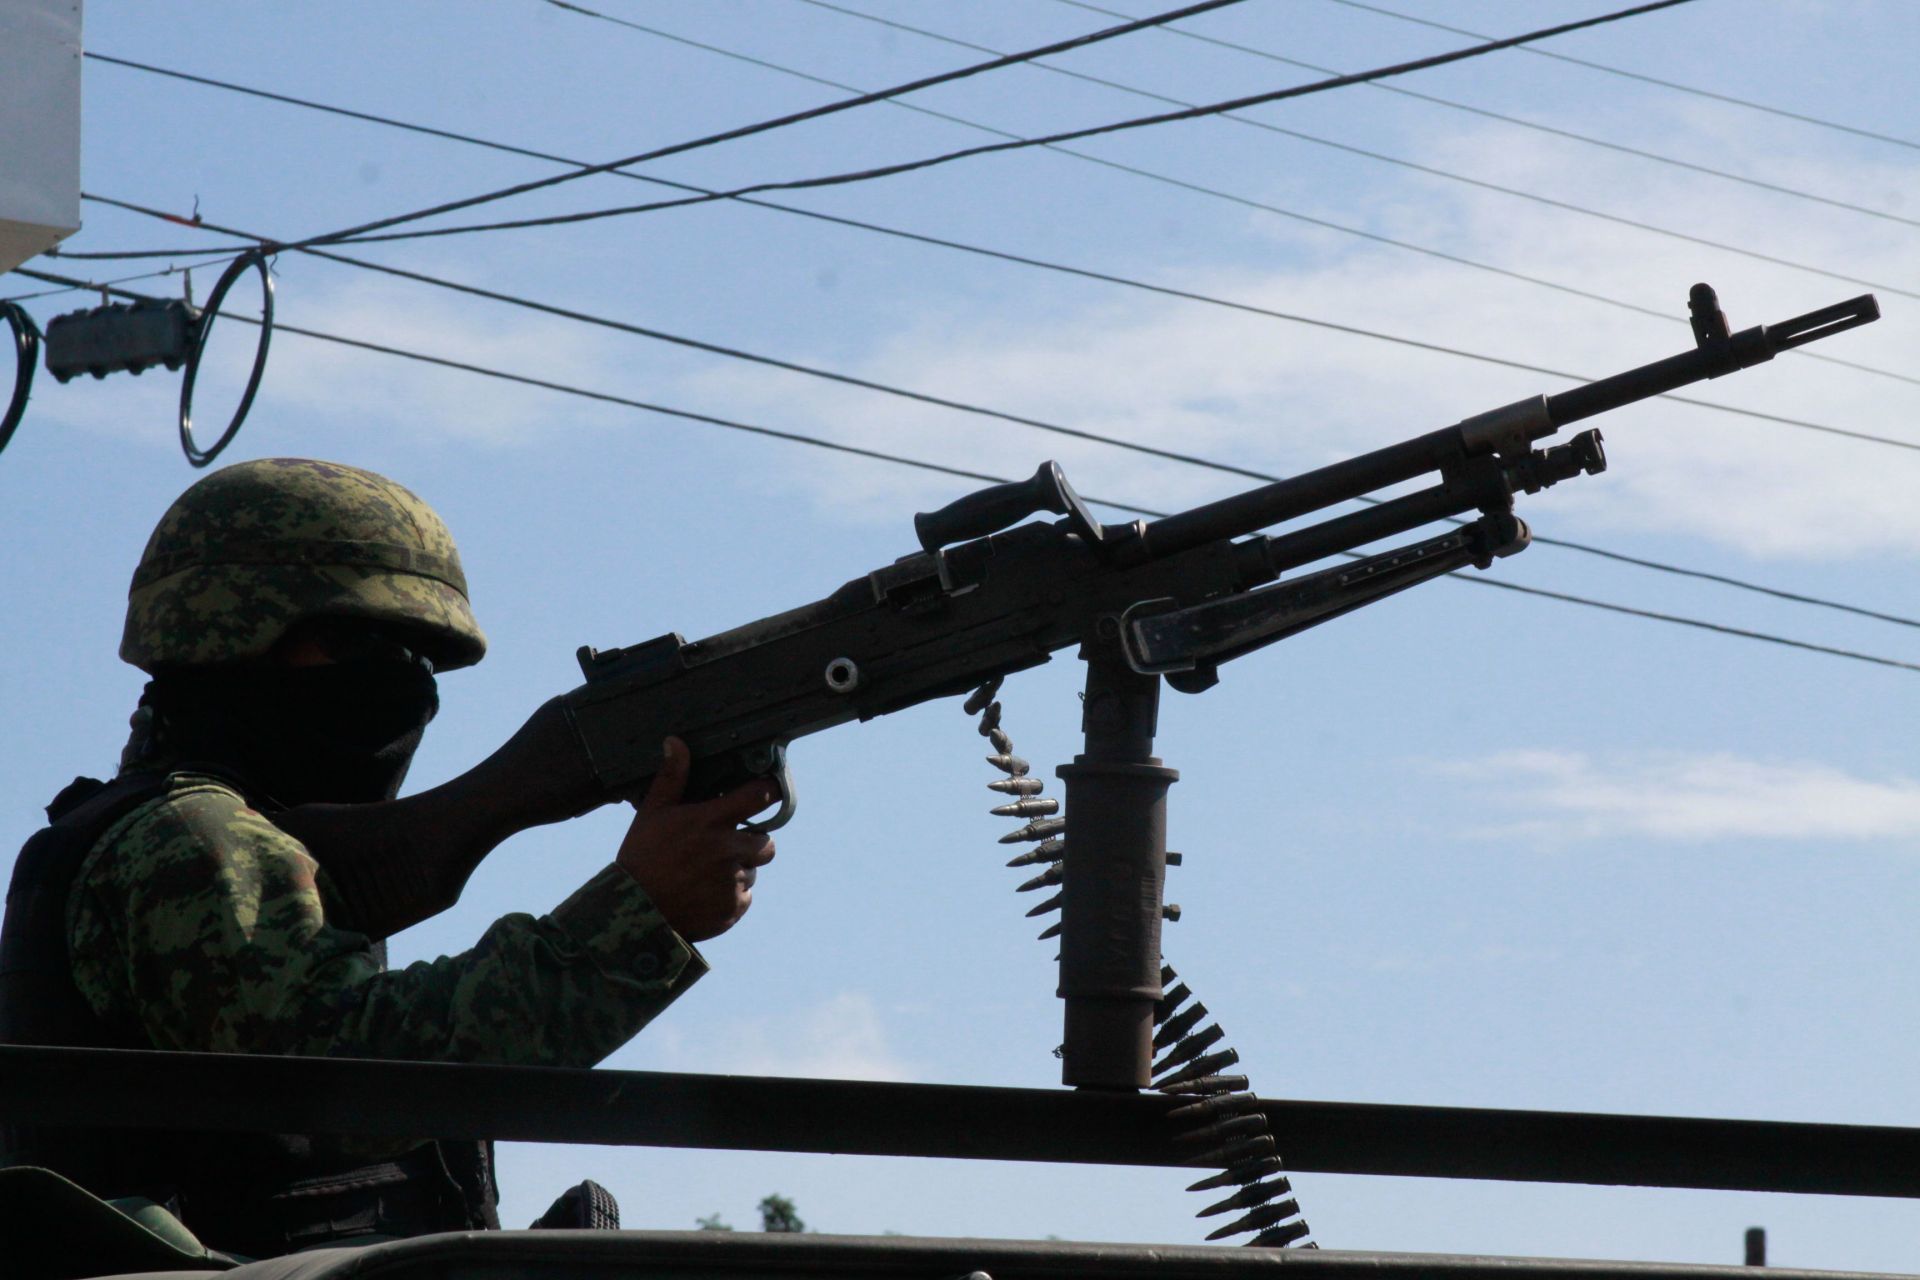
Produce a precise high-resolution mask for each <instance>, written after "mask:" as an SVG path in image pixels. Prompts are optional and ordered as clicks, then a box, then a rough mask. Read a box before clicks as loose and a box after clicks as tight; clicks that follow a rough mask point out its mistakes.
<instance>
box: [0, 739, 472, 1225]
mask: <svg viewBox="0 0 1920 1280" xmlns="http://www.w3.org/2000/svg"><path fill="white" fill-rule="evenodd" d="M197 771H198V770H196V772H197ZM171 776H172V775H169V774H166V773H159V772H154V773H136V774H127V775H124V776H122V777H120V778H117V779H115V780H114V781H113V782H110V783H102V782H98V781H95V780H94V779H92V778H76V779H75V780H74V782H73V783H72V785H70V786H68V787H67V788H66V789H65V790H64V791H62V792H61V793H60V794H59V795H58V796H56V797H55V798H54V800H53V802H52V803H51V804H49V805H48V806H47V817H48V820H49V821H50V823H51V825H50V826H48V827H46V828H44V829H42V830H41V831H39V832H38V833H36V834H35V835H34V836H33V837H32V838H31V839H29V840H28V841H27V843H26V845H25V847H23V848H22V849H21V851H20V858H19V861H18V862H16V863H15V864H14V869H13V881H12V884H11V885H10V886H9V888H8V890H7V906H6V920H5V923H4V925H0V1043H4V1044H40V1045H74V1046H82V1047H92V1048H108V1049H149V1048H152V1047H153V1045H152V1043H151V1042H150V1041H149V1040H148V1039H147V1037H146V1035H145V1034H144V1033H143V1032H142V1031H141V1029H140V1028H138V1027H137V1026H132V1025H125V1026H122V1025H114V1024H112V1023H110V1022H108V1021H107V1020H105V1019H102V1018H101V1017H99V1016H98V1015H97V1014H95V1013H94V1012H93V1009H92V1007H91V1006H90V1005H89V1004H88V1003H87V1001H86V998H85V997H84V996H82V995H81V994H80V991H79V988H78V987H77V986H75V984H74V981H73V970H72V962H71V958H70V956H69V953H68V949H67V929H66V920H67V900H68V897H69V895H70V894H71V892H72V889H73V884H74V880H75V879H76V877H77V876H78V874H79V870H80V864H81V862H82V861H83V860H84V859H85V858H86V856H87V854H88V853H89V852H90V851H91V850H92V849H93V847H94V845H95V844H97V843H98V842H99V841H100V839H101V837H103V836H104V835H105V834H106V833H107V831H108V830H109V829H110V828H111V827H112V826H113V825H114V823H116V822H118V821H119V820H120V819H121V818H123V817H126V816H127V815H129V814H131V813H132V812H133V810H134V809H136V808H138V807H139V806H140V805H142V804H145V803H147V802H148V801H150V800H154V799H157V798H159V797H160V796H162V795H164V794H165V793H166V791H167V789H168V786H169V784H170V778H171ZM129 1087H132V1088H137V1087H138V1082H137V1081H129ZM153 1103H154V1106H155V1107H157V1108H162V1109H164V1108H165V1106H166V1099H164V1098H155V1099H154V1100H153ZM18 1164H30V1165H40V1166H43V1167H45V1168H49V1169H53V1170H55V1171H56V1172H58V1173H61V1174H64V1175H65V1176H66V1177H68V1178H70V1179H72V1180H73V1181H75V1182H77V1183H79V1184H80V1185H81V1186H83V1187H85V1188H87V1189H88V1190H89V1191H91V1192H93V1193H94V1194H95V1195H98V1196H101V1197H103V1198H112V1197H117V1196H134V1195H138V1196H145V1197H147V1198H148V1199H150V1200H153V1201H154V1202H156V1203H158V1204H162V1205H165V1206H167V1207H168V1208H170V1209H172V1210H173V1211H174V1212H175V1214H176V1215H177V1216H178V1217H179V1218H180V1219H181V1220H182V1221H183V1222H185V1223H186V1225H187V1226H188V1228H189V1229H191V1230H192V1231H193V1232H194V1234H195V1235H197V1236H199V1237H200V1239H201V1241H202V1242H203V1243H205V1244H207V1245H209V1246H211V1247H213V1248H217V1249H224V1250H227V1251H228V1252H232V1253H239V1254H245V1255H247V1256H250V1257H255V1258H261V1257H272V1256H275V1255H278V1254H282V1253H286V1252H288V1251H290V1250H292V1249H298V1248H305V1247H309V1246H312V1245H317V1244H325V1243H350V1242H351V1241H352V1240H353V1238H354V1237H357V1236H366V1235H375V1236H381V1235H384V1236H414V1235H425V1234H428V1233H430V1232H435V1231H463V1230H468V1229H472V1228H479V1227H495V1228H497V1227H498V1226H499V1225H500V1222H499V1218H498V1216H497V1214H496V1212H495V1206H496V1204H497V1202H498V1199H499V1192H498V1189H497V1187H496V1185H495V1183H494V1177H493V1146H492V1144H491V1143H480V1142H427V1143H424V1144H422V1145H421V1146H418V1147H415V1148H414V1149H413V1150H411V1151H408V1152H407V1153H406V1154H405V1155H402V1156H399V1157H397V1158H395V1159H392V1160H385V1161H380V1162H377V1163H372V1164H367V1163H364V1162H359V1163H356V1162H355V1160H354V1159H353V1158H351V1157H344V1156H341V1155H339V1154H337V1153H330V1152H328V1151H327V1149H326V1148H325V1146H324V1145H323V1144H321V1143H317V1142H316V1141H315V1140H314V1139H312V1138H308V1137H304V1136H301V1135H297V1134H242V1133H188V1132H178V1131H167V1130H158V1129H124V1130H123V1129H52V1128H46V1127H41V1126H32V1125H21V1124H11V1125H4V1126H0V1165H18Z"/></svg>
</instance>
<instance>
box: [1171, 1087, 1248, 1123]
mask: <svg viewBox="0 0 1920 1280" xmlns="http://www.w3.org/2000/svg"><path fill="white" fill-rule="evenodd" d="M1259 1109H1260V1099H1258V1098H1256V1097H1254V1096H1253V1095H1252V1094H1250V1093H1219V1094H1215V1095H1213V1096H1212V1097H1210V1098H1202V1099H1200V1101H1198V1102H1189V1103H1187V1104H1186V1105H1185V1106H1179V1107H1175V1108H1174V1109H1173V1110H1171V1111H1169V1112H1167V1119H1169V1120H1174V1121H1178V1122H1179V1123H1181V1124H1205V1123H1206V1122H1207V1121H1209V1120H1212V1119H1214V1118H1216V1117H1218V1116H1233V1115H1239V1114H1240V1113H1242V1112H1244V1111H1258V1110H1259Z"/></svg>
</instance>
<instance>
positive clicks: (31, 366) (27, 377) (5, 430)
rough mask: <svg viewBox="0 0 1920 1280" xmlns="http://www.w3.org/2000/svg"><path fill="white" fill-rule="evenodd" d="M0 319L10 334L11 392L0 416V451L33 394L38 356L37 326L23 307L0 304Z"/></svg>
mask: <svg viewBox="0 0 1920 1280" xmlns="http://www.w3.org/2000/svg"><path fill="white" fill-rule="evenodd" d="M0 316H5V317H6V320H7V329H8V331H9V332H10V333H12V335H13V390H12V392H10V393H9V394H8V396H7V411H6V413H5V415H4V416H0V452H5V451H6V447H7V445H8V444H10V443H11V442H12V441H13V433H14V432H15V431H17V430H19V429H20V419H22V418H24V417H25V416H26V414H27V397H28V396H30V395H32V394H33V375H34V373H35V371H36V369H37V367H38V366H37V365H36V363H35V362H36V361H37V360H38V359H39V356H40V326H39V325H37V324H35V323H34V322H33V317H32V316H30V315H28V314H27V311H26V308H25V307H22V306H20V305H19V304H18V303H15V302H0Z"/></svg>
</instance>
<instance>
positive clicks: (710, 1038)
mask: <svg viewBox="0 0 1920 1280" xmlns="http://www.w3.org/2000/svg"><path fill="white" fill-rule="evenodd" d="M668 1030H669V1029H668V1028H659V1029H658V1030H657V1031H652V1032H649V1033H648V1035H649V1037H651V1038H652V1039H653V1041H654V1046H653V1047H654V1049H655V1051H656V1052H657V1053H658V1054H659V1055H660V1056H661V1058H662V1059H663V1060H662V1061H661V1063H660V1067H661V1069H663V1070H680V1071H717V1072H725V1073H732V1074H737V1075H767V1076H807V1077H812V1078H816V1079H828V1080H911V1079H914V1078H916V1073H915V1071H914V1070H913V1068H912V1067H911V1066H910V1065H909V1064H908V1063H907V1062H906V1061H905V1060H903V1059H902V1058H901V1057H899V1055H897V1054H896V1053H895V1052H894V1051H893V1049H892V1048H891V1046H890V1045H889V1044H888V1042H887V1030H886V1027H885V1025H884V1024H883V1023H882V1021H881V1018H880V1012H879V1010H878V1009H876V1008H875V1007H874V1003H873V1000H872V998H871V997H869V996H867V995H864V994H862V993H859V992H841V993H840V994H838V995H835V996H832V997H830V998H828V999H826V1000H823V1001H821V1002H820V1003H818V1004H815V1005H812V1006H810V1007H808V1008H804V1009H796V1010H794V1011H792V1012H790V1013H785V1014H781V1015H778V1016H774V1017H766V1018H747V1019H739V1020H735V1021H731V1022H724V1023H719V1024H717V1025H712V1026H703V1027H702V1028H701V1031H700V1035H699V1043H698V1046H697V1051H696V1049H695V1048H694V1047H690V1046H689V1045H687V1044H686V1043H684V1041H683V1038H682V1037H681V1036H679V1035H666V1034H661V1033H663V1032H666V1031H668Z"/></svg>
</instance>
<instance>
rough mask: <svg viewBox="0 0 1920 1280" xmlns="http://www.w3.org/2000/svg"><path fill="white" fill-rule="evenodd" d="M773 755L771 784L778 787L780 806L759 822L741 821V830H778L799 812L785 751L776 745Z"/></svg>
mask: <svg viewBox="0 0 1920 1280" xmlns="http://www.w3.org/2000/svg"><path fill="white" fill-rule="evenodd" d="M775 752H776V753H777V754H776V755H775V757H774V761H775V767H774V771H773V775H772V776H773V785H774V786H776V787H778V788H779V789H780V808H779V809H777V810H776V811H775V812H774V815H773V816H772V817H771V818H767V819H765V820H763V821H759V822H743V823H741V824H740V829H741V830H742V831H757V832H759V833H760V834H761V835H765V834H767V833H768V832H769V831H778V830H779V829H780V828H781V827H784V826H786V825H787V824H788V823H789V822H791V821H793V815H794V814H795V813H797V812H799V808H800V802H799V800H798V799H797V798H796V797H795V795H794V790H793V774H792V773H790V772H788V770H787V753H786V749H785V748H784V747H776V748H775Z"/></svg>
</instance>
